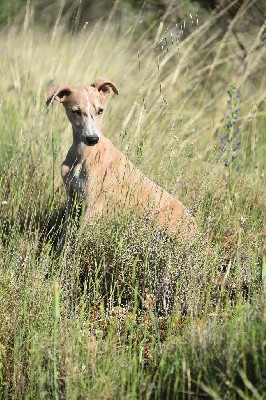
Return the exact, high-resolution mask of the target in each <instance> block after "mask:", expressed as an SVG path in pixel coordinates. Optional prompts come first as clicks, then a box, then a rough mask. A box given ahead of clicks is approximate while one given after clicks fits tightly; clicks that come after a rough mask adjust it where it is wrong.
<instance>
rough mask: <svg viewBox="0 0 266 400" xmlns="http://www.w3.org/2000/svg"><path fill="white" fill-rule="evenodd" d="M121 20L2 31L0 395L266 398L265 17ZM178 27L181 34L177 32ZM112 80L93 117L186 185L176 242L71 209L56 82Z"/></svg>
mask: <svg viewBox="0 0 266 400" xmlns="http://www.w3.org/2000/svg"><path fill="white" fill-rule="evenodd" d="M248 12H249V7H248V2H246V3H244V5H243V6H242V7H241V8H240V10H239V11H238V13H237V14H236V16H235V18H234V20H233V21H232V22H231V23H230V24H228V28H227V30H226V31H225V33H224V32H223V31H222V30H221V29H220V28H219V27H220V26H221V24H220V23H221V19H223V17H224V14H223V11H221V12H220V14H213V15H211V16H210V17H209V18H208V19H206V20H204V21H199V22H198V23H197V21H196V17H193V18H194V20H193V27H192V24H191V20H190V19H189V20H188V21H187V26H188V24H190V27H189V28H190V29H189V32H190V33H189V34H188V33H187V30H186V29H187V28H186V26H185V27H184V25H183V26H182V27H181V26H178V27H176V26H173V27H171V26H170V27H169V26H164V25H163V24H162V23H161V24H159V23H158V27H157V28H156V30H155V31H153V32H150V31H147V32H145V33H142V34H139V35H138V33H137V26H136V27H134V29H135V32H133V30H129V31H127V32H123V33H121V31H120V30H119V28H117V27H116V25H115V24H114V23H113V22H112V20H111V19H110V21H109V22H108V23H106V24H105V25H104V26H102V25H101V24H100V23H99V24H96V25H95V26H94V27H88V26H87V27H84V28H83V29H82V30H81V32H79V33H76V34H74V35H71V34H70V33H67V32H66V30H65V29H64V26H63V25H61V24H60V19H59V18H58V20H57V23H56V24H55V27H54V29H52V30H51V31H45V30H43V29H41V28H38V26H36V25H34V24H32V22H31V13H30V11H29V12H28V13H27V14H26V17H25V20H24V23H23V25H22V26H21V27H17V26H16V27H15V26H13V27H11V28H10V29H9V30H8V31H7V30H6V31H4V33H2V36H1V39H0V55H1V61H0V77H1V79H0V100H1V108H0V126H1V147H0V165H1V168H0V211H1V220H0V233H1V236H0V326H1V333H0V398H1V399H9V398H12V399H102V400H107V399H108V400H110V399H132V400H133V399H206V398H207V399H265V398H266V397H265V396H266V385H265V382H266V308H265V290H264V289H265V285H266V283H265V280H266V255H265V248H264V246H265V243H264V240H265V234H266V232H265V229H266V227H265V204H266V189H265V157H266V134H265V131H266V112H265V97H266V92H265V88H266V85H265V83H266V75H265V45H264V47H263V35H264V34H265V25H264V26H261V27H258V28H251V27H250V30H249V32H246V34H245V35H244V36H243V37H241V40H242V41H243V42H244V43H245V46H246V49H247V52H246V54H245V55H244V54H243V50H242V49H241V48H240V47H239V44H238V41H237V40H236V38H235V35H234V33H233V28H234V27H236V26H238V24H243V18H244V16H245V14H246V13H248ZM182 31H183V35H182ZM96 77H105V78H107V79H109V80H112V81H114V82H115V83H116V84H117V86H118V88H119V96H118V97H116V96H113V97H112V98H110V101H109V104H108V107H107V110H106V113H105V118H104V128H103V131H104V133H105V135H106V136H107V137H108V138H110V139H111V140H112V141H113V143H114V144H115V145H116V146H117V147H118V148H119V149H120V150H122V151H123V152H124V153H126V154H128V156H129V158H130V159H131V160H132V161H133V162H134V163H135V164H136V165H137V166H138V167H139V168H140V169H141V170H142V171H143V172H144V173H145V174H147V175H148V176H150V177H151V178H152V179H153V180H154V181H156V182H157V183H159V184H160V185H161V186H162V187H164V188H166V189H167V190H168V191H170V192H171V193H173V194H174V195H175V196H176V197H177V198H179V199H181V200H182V202H183V203H184V204H186V205H187V206H188V207H189V208H190V209H191V210H192V213H193V215H195V218H196V220H197V223H198V226H199V230H200V231H201V235H200V238H198V239H197V240H196V242H195V243H193V244H184V243H181V242H179V241H178V240H177V239H175V238H169V237H167V236H166V235H165V234H164V232H160V231H158V230H156V229H155V228H154V227H152V226H149V224H147V222H146V221H142V220H138V219H136V218H134V217H133V216H131V217H130V216H129V217H128V218H126V217H125V218H122V217H121V218H120V219H118V220H115V221H110V220H99V221H97V223H95V224H94V225H93V226H90V227H89V228H88V229H86V231H85V232H84V231H83V232H82V233H81V232H79V231H78V230H77V229H76V228H75V224H74V225H73V226H74V228H73V232H72V237H71V240H70V241H69V242H68V243H67V244H66V246H65V248H64V249H63V251H62V253H61V254H58V253H56V251H55V246H56V242H57V240H58V233H59V231H60V228H61V224H62V217H63V215H64V210H65V201H66V199H65V193H64V190H63V187H62V182H61V177H60V164H61V162H62V160H63V159H64V156H65V154H66V151H67V150H68V148H69V146H70V144H71V129H70V125H69V122H68V120H67V118H66V116H65V114H64V111H63V109H62V108H60V105H58V104H57V105H54V106H53V108H51V109H50V110H49V111H46V110H45V101H44V92H45V91H46V90H47V89H48V88H49V87H50V86H51V85H53V84H57V83H65V84H73V85H74V84H77V83H91V82H92V81H93V80H94V78H96Z"/></svg>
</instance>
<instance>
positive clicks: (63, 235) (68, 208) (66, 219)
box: [57, 194, 74, 250]
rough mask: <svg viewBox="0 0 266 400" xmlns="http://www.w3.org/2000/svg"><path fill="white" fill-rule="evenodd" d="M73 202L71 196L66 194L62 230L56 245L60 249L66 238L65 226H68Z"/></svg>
mask: <svg viewBox="0 0 266 400" xmlns="http://www.w3.org/2000/svg"><path fill="white" fill-rule="evenodd" d="M73 202H74V201H73V196H71V195H69V194H68V197H67V205H66V211H65V216H64V222H63V227H62V232H61V235H60V239H59V242H58V246H57V247H58V250H61V249H62V248H63V246H64V244H65V242H66V239H67V228H68V222H69V217H70V215H71V211H72V208H73Z"/></svg>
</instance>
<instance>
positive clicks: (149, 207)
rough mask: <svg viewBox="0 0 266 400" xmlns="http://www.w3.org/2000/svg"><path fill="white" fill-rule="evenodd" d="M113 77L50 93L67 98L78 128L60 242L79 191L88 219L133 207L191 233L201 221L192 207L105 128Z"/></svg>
mask: <svg viewBox="0 0 266 400" xmlns="http://www.w3.org/2000/svg"><path fill="white" fill-rule="evenodd" d="M111 90H112V91H113V92H114V93H115V94H116V95H118V90H117V87H116V85H115V84H114V83H113V82H110V81H107V80H104V79H97V80H96V81H95V82H94V83H93V84H91V85H81V86H76V87H72V86H58V87H53V88H51V89H50V90H49V91H48V92H47V93H46V106H47V108H49V106H50V105H51V104H52V102H53V101H54V100H56V101H58V102H59V103H62V104H63V106H64V108H65V111H66V114H67V117H68V119H69V121H70V123H71V124H72V128H73V143H72V146H71V147H70V149H69V151H68V153H67V156H66V159H65V160H64V162H63V163H62V165H61V175H62V179H63V182H64V185H65V188H66V192H67V207H66V214H65V221H64V225H63V229H62V234H61V239H60V244H61V245H63V243H64V242H65V238H66V232H67V225H68V219H69V216H70V213H71V209H72V206H73V201H74V199H75V198H76V196H80V197H81V198H83V199H85V201H86V211H85V215H84V217H85V221H93V220H94V219H95V218H96V217H100V216H103V215H106V214H108V215H112V216H114V217H115V215H116V213H117V211H118V210H121V211H122V212H123V211H124V210H125V211H126V210H132V211H133V212H136V213H137V214H138V215H148V216H149V217H150V218H151V220H152V221H153V222H154V223H155V224H156V225H158V226H159V227H161V228H163V229H164V230H166V233H167V234H170V235H173V234H175V233H176V232H179V235H180V237H181V238H184V239H185V240H187V239H191V238H192V237H193V236H194V234H195V221H194V218H193V217H192V216H191V215H190V212H189V210H188V209H187V208H186V207H185V206H184V205H183V204H182V203H181V202H180V201H179V200H177V199H175V198H174V197H173V196H172V195H171V194H170V193H168V192H166V191H165V190H163V189H162V188H161V187H159V186H158V185H156V184H155V183H154V182H152V181H151V180H150V179H149V178H147V177H146V176H145V175H143V174H142V173H141V171H140V170H139V169H138V168H137V167H136V166H135V165H133V163H132V162H131V161H130V160H129V159H128V158H127V157H126V156H125V155H124V154H123V153H121V152H120V151H119V150H118V149H117V148H116V147H115V146H114V145H113V144H112V143H111V142H110V140H109V139H107V138H106V137H105V136H103V134H102V118H103V114H104V110H105V103H106V98H107V96H108V95H109V94H110V92H111Z"/></svg>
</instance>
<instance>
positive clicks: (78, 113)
mask: <svg viewBox="0 0 266 400" xmlns="http://www.w3.org/2000/svg"><path fill="white" fill-rule="evenodd" d="M72 113H73V114H76V115H81V110H80V109H79V108H77V109H74V110H72Z"/></svg>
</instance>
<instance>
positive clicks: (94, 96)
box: [68, 86, 104, 108]
mask: <svg viewBox="0 0 266 400" xmlns="http://www.w3.org/2000/svg"><path fill="white" fill-rule="evenodd" d="M103 101H104V98H103V96H101V94H100V93H99V91H98V90H97V89H95V88H94V87H93V86H77V87H76V88H75V89H74V90H73V92H72V93H71V95H70V96H69V99H68V103H69V105H70V106H75V105H79V106H80V107H81V108H83V107H84V108H87V107H88V105H97V106H101V105H102V104H103Z"/></svg>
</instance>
